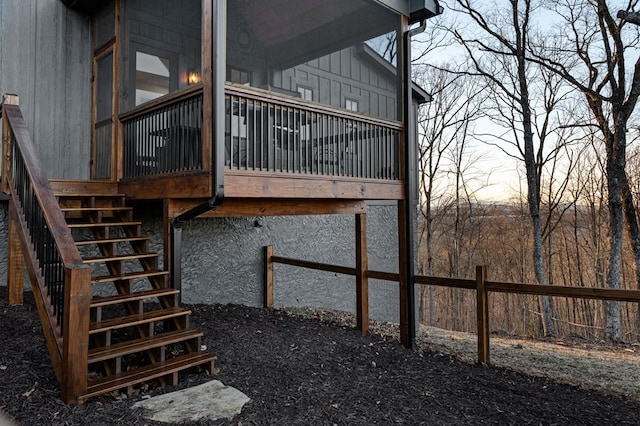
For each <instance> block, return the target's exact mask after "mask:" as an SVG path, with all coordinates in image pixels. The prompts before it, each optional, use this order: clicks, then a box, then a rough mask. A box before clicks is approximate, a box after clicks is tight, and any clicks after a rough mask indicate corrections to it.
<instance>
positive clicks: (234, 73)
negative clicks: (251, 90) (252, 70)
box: [229, 68, 251, 86]
mask: <svg viewBox="0 0 640 426" xmlns="http://www.w3.org/2000/svg"><path fill="white" fill-rule="evenodd" d="M229 81H231V82H232V83H236V84H242V85H244V86H250V85H251V76H250V75H249V73H248V72H246V71H242V70H239V69H236V68H231V78H230V79H229Z"/></svg>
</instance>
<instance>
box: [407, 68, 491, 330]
mask: <svg viewBox="0 0 640 426" xmlns="http://www.w3.org/2000/svg"><path fill="white" fill-rule="evenodd" d="M415 68H416V70H417V71H416V73H415V75H414V80H415V81H416V82H418V83H419V84H421V85H423V86H424V87H425V88H426V89H427V90H428V91H429V92H430V93H431V96H432V101H431V102H429V103H427V104H426V105H424V106H423V107H422V108H421V110H420V117H419V127H420V131H419V133H420V138H419V166H420V175H419V176H420V181H419V190H420V197H419V198H420V216H421V221H422V226H421V227H420V234H419V244H420V245H421V246H423V247H424V250H423V251H422V253H423V255H422V256H421V259H419V261H418V267H419V272H420V273H422V274H427V275H433V272H434V271H433V246H432V242H433V239H434V221H436V220H437V219H438V218H439V217H440V218H441V217H442V216H443V215H445V214H446V213H447V210H448V209H447V208H446V206H445V205H443V203H444V204H446V203H448V201H449V200H447V199H446V197H445V194H446V185H445V183H444V180H443V178H444V177H446V173H447V172H448V171H449V168H448V163H447V158H446V156H447V153H448V152H450V149H451V147H452V146H453V145H456V144H457V143H459V142H460V141H461V140H462V139H464V138H465V137H466V135H467V132H466V129H467V128H468V126H470V125H472V123H473V122H474V121H475V120H477V119H478V118H479V117H480V115H481V113H482V110H481V105H482V101H481V96H483V87H481V86H480V85H478V84H476V82H474V81H470V80H469V78H467V77H465V76H460V75H455V74H453V73H451V72H449V71H447V70H446V69H445V68H441V69H438V68H432V67H427V66H417V67H415ZM419 253H420V252H419ZM423 293H425V294H422V295H421V296H422V297H421V298H420V299H421V302H422V303H424V301H425V300H426V301H427V303H428V304H429V309H428V311H429V312H430V315H432V314H433V312H434V311H435V309H433V305H434V293H433V288H432V287H427V288H425V289H424V290H423ZM422 311H423V309H421V312H422ZM434 321H435V320H434V318H430V320H429V323H430V324H433V322H434Z"/></svg>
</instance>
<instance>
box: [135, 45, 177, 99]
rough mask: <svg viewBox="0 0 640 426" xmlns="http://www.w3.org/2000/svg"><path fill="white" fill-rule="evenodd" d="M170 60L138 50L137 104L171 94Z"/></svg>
mask: <svg viewBox="0 0 640 426" xmlns="http://www.w3.org/2000/svg"><path fill="white" fill-rule="evenodd" d="M170 69H171V67H170V61H169V59H167V58H162V57H160V56H156V55H150V54H148V53H144V52H140V51H138V52H136V103H135V104H136V105H140V104H143V103H145V102H149V101H151V100H153V99H156V98H159V97H160V96H164V95H167V94H169V81H170V80H169V77H170V74H171V73H170V71H169V70H170Z"/></svg>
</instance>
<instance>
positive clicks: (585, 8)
mask: <svg viewBox="0 0 640 426" xmlns="http://www.w3.org/2000/svg"><path fill="white" fill-rule="evenodd" d="M550 4H551V6H552V8H553V10H554V11H555V12H556V13H557V14H558V16H561V17H562V19H563V20H564V25H562V26H558V27H557V29H556V34H554V36H553V37H549V38H548V39H547V40H545V42H543V43H540V44H538V45H535V46H533V45H532V47H534V51H533V52H532V58H531V60H533V61H535V62H536V63H538V64H541V65H543V66H546V67H547V68H548V69H550V70H552V71H553V72H555V73H557V74H558V75H560V76H562V77H563V78H564V79H565V80H566V81H567V82H569V83H570V84H572V85H573V86H574V87H575V88H577V89H578V90H579V91H580V92H581V93H582V94H583V95H584V96H585V99H586V101H587V104H588V106H589V109H590V111H591V113H592V115H593V118H594V120H595V124H596V126H597V128H598V130H599V131H600V132H601V134H602V137H603V140H604V144H605V151H606V166H605V170H606V177H607V197H608V200H607V203H608V208H609V232H610V235H609V241H610V247H609V264H608V267H607V278H606V283H607V287H609V288H620V280H621V263H622V243H623V232H624V221H625V219H626V221H627V225H628V230H629V233H630V236H631V240H632V243H633V248H634V252H635V263H636V282H637V283H638V284H640V228H639V227H638V223H637V215H636V209H635V204H634V201H633V197H632V196H631V192H630V190H629V183H628V179H627V175H626V171H625V167H626V151H627V125H628V121H629V119H630V117H631V116H632V113H633V111H634V109H635V107H636V104H637V102H638V96H640V59H636V60H635V64H634V65H633V67H631V68H630V69H627V57H628V56H629V55H630V53H629V48H630V47H635V46H637V45H638V40H639V31H638V28H637V27H633V28H627V27H628V26H626V25H625V23H626V21H625V17H628V18H629V19H630V20H631V21H634V19H635V18H634V17H635V14H634V13H631V11H632V10H633V8H635V7H636V6H637V4H638V1H637V0H633V1H629V2H627V9H626V10H623V11H620V12H618V16H620V18H619V19H618V20H616V18H614V17H613V16H612V14H611V13H610V10H609V7H608V6H607V3H606V1H605V0H589V1H586V2H576V1H573V0H562V1H553V2H550ZM634 54H635V53H634ZM636 56H637V55H636ZM606 306H607V308H606V332H605V337H606V338H607V339H608V340H611V341H619V340H621V316H620V303H619V302H608V303H607V305H606Z"/></svg>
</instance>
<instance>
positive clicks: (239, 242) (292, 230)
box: [0, 0, 399, 322]
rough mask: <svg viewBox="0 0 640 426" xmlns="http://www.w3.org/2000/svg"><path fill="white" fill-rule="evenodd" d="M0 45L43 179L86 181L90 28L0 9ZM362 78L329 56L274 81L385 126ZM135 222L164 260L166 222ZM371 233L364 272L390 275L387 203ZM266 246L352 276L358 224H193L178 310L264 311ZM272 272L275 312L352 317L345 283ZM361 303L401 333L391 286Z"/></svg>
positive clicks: (1, 254)
mask: <svg viewBox="0 0 640 426" xmlns="http://www.w3.org/2000/svg"><path fill="white" fill-rule="evenodd" d="M0 39H2V40H15V43H7V42H3V43H0V57H1V58H2V60H1V61H0V92H3V93H4V92H9V93H16V94H18V95H19V96H20V103H21V110H22V112H23V114H24V116H25V119H26V122H27V125H28V126H29V129H30V133H31V135H32V137H33V140H34V143H35V146H36V149H37V150H38V155H39V157H40V160H41V161H42V163H43V166H44V167H45V170H46V173H47V175H48V176H49V177H52V178H66V179H86V178H88V176H89V160H90V142H89V141H90V126H89V123H90V122H91V61H92V55H91V45H90V39H91V36H90V20H89V18H88V17H85V16H84V15H81V14H79V13H77V12H74V11H71V10H68V9H66V8H65V7H64V5H63V4H62V3H61V2H60V1H58V0H20V1H0ZM366 66H367V65H366V64H363V63H362V62H361V58H360V57H358V56H357V55H356V53H355V51H352V50H349V51H343V52H337V53H335V54H332V55H328V56H325V57H323V58H322V59H319V60H317V61H315V62H312V63H310V64H305V65H303V66H300V68H298V69H296V70H293V69H292V70H288V71H285V72H284V73H280V74H279V75H278V78H279V79H280V80H279V84H280V85H281V86H282V87H283V88H285V89H288V90H292V91H295V90H297V87H296V84H300V85H302V86H305V87H308V84H304V83H309V82H310V81H311V80H313V79H314V78H317V82H318V86H317V90H319V91H321V92H323V93H324V90H325V88H324V87H323V86H322V84H323V83H322V82H323V81H324V82H329V83H328V84H329V85H330V86H332V87H333V86H340V89H339V91H338V92H337V97H335V95H336V93H334V92H335V91H333V92H331V93H330V94H331V96H333V99H332V100H329V101H325V102H328V103H335V104H336V105H338V106H342V107H344V98H345V97H348V98H354V99H356V100H358V101H359V102H363V104H365V103H366V104H367V105H371V106H370V110H371V111H375V113H376V114H380V115H386V114H387V113H389V111H391V110H393V109H394V108H395V100H392V101H391V100H390V99H391V98H392V96H393V92H395V87H394V86H393V85H392V84H391V83H389V81H388V79H386V80H385V78H383V77H384V76H383V75H382V74H380V75H379V74H377V72H376V73H374V70H373V69H369V68H366ZM345 67H348V70H347V69H346V68H345ZM340 73H343V74H348V78H345V76H343V77H340ZM374 81H375V85H376V88H375V89H373V88H372V89H371V90H370V92H366V90H367V89H366V87H364V86H363V87H364V90H365V91H363V87H361V85H360V83H363V84H364V83H372V82H374ZM354 82H355V83H354ZM352 83H353V84H352ZM356 86H357V87H356ZM313 89H314V90H316V87H315V86H314V87H313ZM356 90H357V92H356ZM374 92H375V93H374ZM371 93H373V94H371ZM380 93H383V94H384V96H382V95H380ZM316 95H317V93H314V96H316ZM323 96H325V95H323ZM327 96H329V95H327ZM314 99H315V97H314ZM389 103H391V104H392V105H394V108H391V107H390V106H389ZM378 107H379V109H378ZM142 216H143V217H141V219H142V220H143V221H144V224H145V229H144V232H145V233H146V234H147V235H149V236H150V237H151V238H152V241H153V244H154V246H155V250H156V251H158V252H160V251H161V250H162V220H161V218H159V217H158V216H157V212H155V213H148V214H142ZM7 218H8V214H7V206H6V203H1V202H0V285H6V267H7V259H6V254H7V227H8V224H7ZM367 231H368V235H367V237H368V246H369V250H368V254H369V264H370V268H371V269H375V270H381V271H389V272H394V271H397V268H398V240H397V238H398V237H397V234H398V225H397V207H396V205H395V203H392V204H391V205H371V206H369V208H368V214H367ZM269 244H272V245H274V247H275V250H276V253H277V254H278V255H282V256H288V257H294V258H301V259H306V260H311V261H317V262H324V263H329V264H337V265H345V266H353V265H354V264H355V219H354V217H353V215H328V216H291V217H258V218H255V217H252V218H241V219H237V218H228V219H196V220H193V221H190V222H188V223H187V224H185V226H184V230H183V250H184V253H183V264H182V267H183V301H184V302H186V303H239V304H246V305H250V306H261V305H262V298H263V277H262V268H263V255H262V247H263V246H265V245H269ZM275 272H276V286H275V304H276V306H278V307H281V306H313V307H324V308H330V309H341V310H347V311H352V312H355V303H356V298H355V279H354V278H353V277H348V276H339V275H338V276H337V275H335V274H331V273H327V272H320V271H310V270H306V269H301V268H296V267H290V266H286V265H276V267H275ZM369 297H370V302H369V306H370V315H371V317H372V318H374V319H378V320H384V321H396V322H397V321H398V315H399V301H398V285H397V283H390V282H383V281H377V280H370V283H369Z"/></svg>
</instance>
